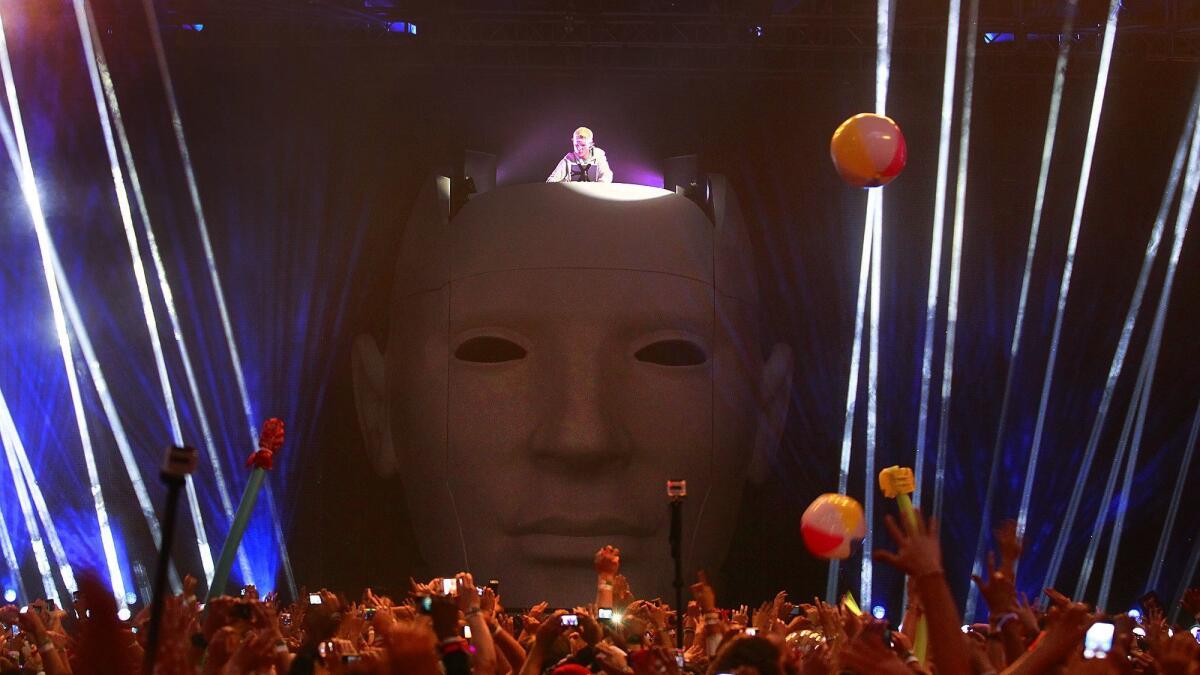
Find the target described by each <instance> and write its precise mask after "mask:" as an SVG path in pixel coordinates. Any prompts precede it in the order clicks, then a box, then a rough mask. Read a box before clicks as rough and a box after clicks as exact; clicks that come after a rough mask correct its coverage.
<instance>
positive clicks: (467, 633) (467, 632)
mask: <svg viewBox="0 0 1200 675" xmlns="http://www.w3.org/2000/svg"><path fill="white" fill-rule="evenodd" d="M463 637H465V638H467V639H468V640H470V639H471V627H470V626H463Z"/></svg>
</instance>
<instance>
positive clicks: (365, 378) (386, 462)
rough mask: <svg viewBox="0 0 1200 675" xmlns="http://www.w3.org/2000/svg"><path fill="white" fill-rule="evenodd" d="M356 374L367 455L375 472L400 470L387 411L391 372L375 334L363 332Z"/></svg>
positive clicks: (353, 358) (355, 353)
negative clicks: (364, 333)
mask: <svg viewBox="0 0 1200 675" xmlns="http://www.w3.org/2000/svg"><path fill="white" fill-rule="evenodd" d="M351 361H352V368H353V377H354V401H355V404H356V407H357V408H358V424H359V428H361V429H362V435H363V441H364V442H365V443H366V449H367V457H368V458H369V459H370V461H371V465H372V466H373V467H374V468H375V472H376V473H378V474H379V475H380V476H390V475H392V474H394V473H396V471H397V470H399V468H400V466H399V463H398V462H397V461H396V452H395V448H394V447H393V446H392V430H391V425H390V423H389V422H388V414H387V373H386V371H385V369H384V357H383V353H382V352H380V350H379V346H378V345H377V344H376V343H375V338H373V337H371V336H370V335H360V336H358V337H357V338H356V339H355V340H354V348H353V350H352V354H351Z"/></svg>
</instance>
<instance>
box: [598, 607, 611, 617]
mask: <svg viewBox="0 0 1200 675" xmlns="http://www.w3.org/2000/svg"><path fill="white" fill-rule="evenodd" d="M596 618H597V619H601V620H611V619H612V607H601V608H599V609H597V610H596Z"/></svg>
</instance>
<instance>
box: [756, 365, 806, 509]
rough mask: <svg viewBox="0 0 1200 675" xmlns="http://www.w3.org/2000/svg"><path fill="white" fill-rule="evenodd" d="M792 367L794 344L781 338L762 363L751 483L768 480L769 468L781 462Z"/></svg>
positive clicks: (760, 482) (761, 482)
mask: <svg viewBox="0 0 1200 675" xmlns="http://www.w3.org/2000/svg"><path fill="white" fill-rule="evenodd" d="M793 367H795V358H794V356H793V355H792V348H791V347H790V346H788V345H786V344H784V343H782V342H780V343H777V344H776V345H775V346H774V347H773V348H772V349H771V356H770V358H768V359H767V362H766V363H765V364H763V369H762V377H761V378H760V381H759V387H760V389H759V391H760V392H761V394H762V397H761V399H760V400H761V401H762V407H761V408H760V409H759V418H758V429H757V430H756V431H755V434H754V455H753V456H752V457H751V458H750V468H749V470H748V471H747V477H748V478H749V480H750V484H751V485H755V486H758V485H762V484H763V483H765V482H766V480H767V474H768V471H769V470H770V468H771V467H772V466H775V465H777V463H778V462H777V455H778V453H779V443H780V441H781V440H782V439H783V429H784V425H785V424H787V413H788V404H789V402H790V401H791V396H792V368H793Z"/></svg>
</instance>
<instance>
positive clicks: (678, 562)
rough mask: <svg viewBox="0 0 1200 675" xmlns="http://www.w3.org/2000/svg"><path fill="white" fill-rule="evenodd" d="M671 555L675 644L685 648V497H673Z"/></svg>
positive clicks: (677, 646) (679, 647)
mask: <svg viewBox="0 0 1200 675" xmlns="http://www.w3.org/2000/svg"><path fill="white" fill-rule="evenodd" d="M670 536H671V557H672V558H674V559H675V646H676V648H678V649H683V617H684V615H686V614H687V606H686V605H684V604H683V499H681V498H672V499H671V535H670Z"/></svg>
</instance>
